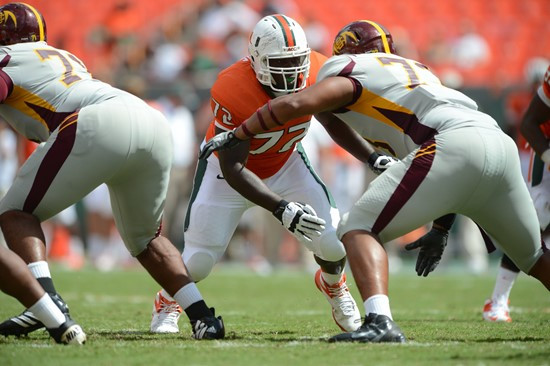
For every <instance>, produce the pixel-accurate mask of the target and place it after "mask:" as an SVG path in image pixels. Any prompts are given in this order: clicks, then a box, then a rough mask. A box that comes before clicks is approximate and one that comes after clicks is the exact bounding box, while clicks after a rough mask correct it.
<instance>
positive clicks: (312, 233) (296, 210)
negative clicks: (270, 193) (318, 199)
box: [273, 200, 326, 242]
mask: <svg viewBox="0 0 550 366" xmlns="http://www.w3.org/2000/svg"><path fill="white" fill-rule="evenodd" d="M273 215H274V216H275V217H276V218H278V219H279V221H280V222H281V223H282V224H283V226H284V227H285V228H287V229H288V230H289V231H290V232H291V233H292V234H294V236H295V237H296V238H297V239H298V240H300V241H307V242H310V241H311V240H312V239H313V238H316V237H319V236H321V232H322V231H323V230H325V223H326V222H325V220H323V219H322V218H320V217H317V213H316V212H315V210H314V209H313V207H311V206H310V205H307V204H303V203H300V202H287V201H285V200H282V201H281V202H279V206H277V208H276V209H275V211H273Z"/></svg>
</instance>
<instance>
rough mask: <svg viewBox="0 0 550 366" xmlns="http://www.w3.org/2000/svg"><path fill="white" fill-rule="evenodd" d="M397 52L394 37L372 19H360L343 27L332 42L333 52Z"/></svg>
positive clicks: (336, 53) (337, 53) (339, 53)
mask: <svg viewBox="0 0 550 366" xmlns="http://www.w3.org/2000/svg"><path fill="white" fill-rule="evenodd" d="M370 52H385V53H396V52H395V48H394V46H393V39H392V36H391V34H390V32H388V30H387V29H386V28H384V27H383V26H381V25H380V24H377V23H375V22H372V21H370V20H358V21H355V22H352V23H349V24H348V25H346V26H345V27H344V28H342V29H341V30H340V31H339V32H338V34H337V35H336V38H335V39H334V43H333V44H332V54H333V55H341V54H344V53H351V54H355V53H370Z"/></svg>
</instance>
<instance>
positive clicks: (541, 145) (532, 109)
mask: <svg viewBox="0 0 550 366" xmlns="http://www.w3.org/2000/svg"><path fill="white" fill-rule="evenodd" d="M549 118H550V108H549V107H548V106H547V105H546V104H545V103H544V102H543V101H542V100H541V99H540V98H539V97H538V96H535V97H534V98H533V100H532V101H531V104H530V105H529V108H527V111H526V112H525V115H524V116H523V120H522V122H521V126H520V131H521V134H522V135H523V136H524V137H525V139H526V140H527V142H529V145H531V147H532V148H533V150H535V152H536V153H537V155H539V156H541V157H542V156H543V155H544V153H545V152H546V151H548V150H549V148H550V147H549V141H548V139H547V138H546V136H545V135H544V133H543V132H542V130H541V129H540V125H541V124H542V123H544V122H546V121H548V119H549ZM547 155H548V153H547Z"/></svg>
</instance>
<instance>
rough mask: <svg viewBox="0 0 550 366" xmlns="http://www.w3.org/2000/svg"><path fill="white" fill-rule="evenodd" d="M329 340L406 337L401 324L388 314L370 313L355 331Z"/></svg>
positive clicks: (401, 340) (399, 339) (398, 340)
mask: <svg viewBox="0 0 550 366" xmlns="http://www.w3.org/2000/svg"><path fill="white" fill-rule="evenodd" d="M328 341H329V342H363V343H367V342H372V343H381V342H395V343H405V341H406V339H405V336H404V335H403V332H401V329H400V328H399V326H398V325H397V324H396V323H395V322H394V321H393V320H391V319H390V318H389V317H387V316H386V315H381V314H375V313H370V314H369V315H368V316H367V317H366V318H365V321H364V322H363V325H361V326H360V327H359V329H357V330H356V331H355V332H349V333H341V334H338V335H335V336H334V337H331V338H329V340H328Z"/></svg>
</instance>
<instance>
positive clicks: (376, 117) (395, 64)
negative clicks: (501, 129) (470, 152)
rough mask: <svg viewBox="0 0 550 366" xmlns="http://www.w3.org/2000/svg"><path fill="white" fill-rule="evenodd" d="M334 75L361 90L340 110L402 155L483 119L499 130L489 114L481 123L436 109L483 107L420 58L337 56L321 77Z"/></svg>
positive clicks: (376, 140) (374, 140)
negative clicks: (441, 133)
mask: <svg viewBox="0 0 550 366" xmlns="http://www.w3.org/2000/svg"><path fill="white" fill-rule="evenodd" d="M331 76H344V77H348V78H350V79H351V80H352V81H353V82H354V84H355V89H356V93H355V98H354V101H353V102H352V103H351V104H350V105H348V106H346V107H345V108H342V109H340V110H337V111H335V112H334V113H335V114H336V115H337V116H338V117H339V118H340V119H342V120H343V121H344V122H346V123H347V124H348V125H350V126H351V127H352V128H353V129H355V130H356V131H357V132H358V133H359V134H360V135H361V136H363V137H364V138H365V139H367V140H368V141H369V142H370V143H371V144H373V145H375V146H377V147H378V148H380V149H382V150H384V151H385V152H387V153H390V154H392V155H394V156H396V157H398V158H403V157H405V156H406V155H407V154H409V153H410V152H411V151H413V150H414V149H416V148H418V146H420V145H421V144H422V143H423V142H425V141H427V140H428V139H430V138H431V137H433V136H434V135H435V134H436V133H437V132H439V131H442V130H443V129H447V128H456V127H460V126H467V125H477V126H479V125H480V123H482V124H483V123H484V124H487V125H488V127H490V128H498V124H497V123H496V121H494V120H493V119H491V118H487V116H486V115H484V117H483V118H480V120H482V121H483V122H480V120H477V119H476V120H464V119H463V118H462V119H453V115H451V114H446V115H445V114H441V113H434V111H437V107H439V106H450V105H452V106H456V107H458V108H467V109H468V110H470V111H477V104H476V102H474V101H473V100H472V99H470V98H469V97H467V96H466V95H464V94H462V93H460V92H459V91H456V90H454V89H450V88H447V87H445V86H443V85H442V84H441V82H440V81H439V79H438V78H437V77H436V76H435V75H434V74H432V73H431V72H430V70H429V69H428V68H427V67H426V66H424V65H422V64H421V63H419V62H417V61H414V60H410V59H405V58H403V57H400V56H397V55H393V54H387V53H366V54H358V55H339V56H333V57H331V58H330V59H329V60H328V61H326V62H325V64H324V65H323V67H322V68H321V70H320V72H319V75H318V76H317V80H318V81H321V80H323V79H325V78H327V77H331ZM480 114H481V113H480Z"/></svg>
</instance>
